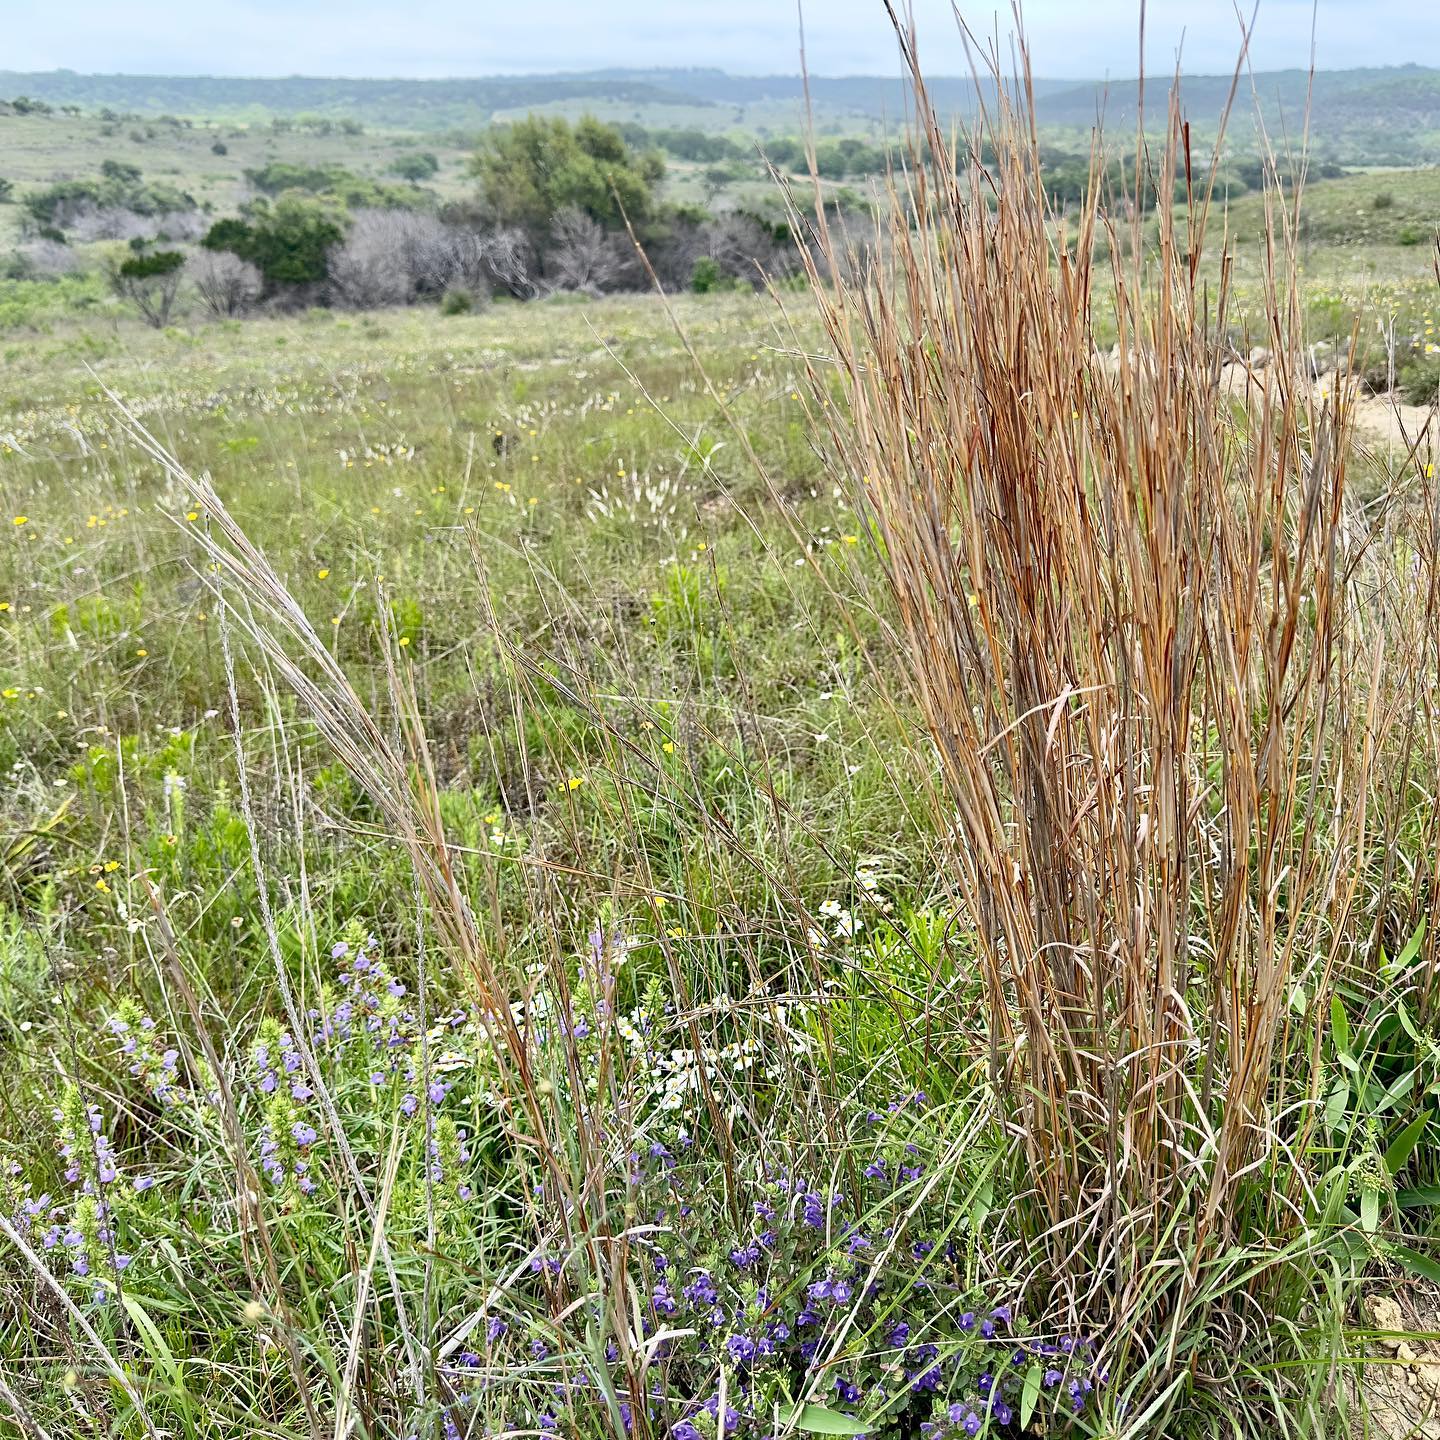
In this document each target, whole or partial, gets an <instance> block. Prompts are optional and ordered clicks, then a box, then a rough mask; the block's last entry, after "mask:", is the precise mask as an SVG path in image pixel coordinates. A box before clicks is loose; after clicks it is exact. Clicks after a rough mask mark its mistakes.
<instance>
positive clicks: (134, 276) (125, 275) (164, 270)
mask: <svg viewBox="0 0 1440 1440" xmlns="http://www.w3.org/2000/svg"><path fill="white" fill-rule="evenodd" d="M184 266H185V257H184V256H183V255H182V254H181V253H180V252H179V251H178V250H156V251H152V252H151V253H150V254H149V255H131V256H129V257H128V258H127V259H125V260H122V261H121V262H120V263H119V264H118V265H115V266H113V268H112V269H111V271H110V283H111V285H112V286H113V287H114V290H115V293H116V294H117V295H121V296H123V297H124V298H125V299H126V300H129V301H130V302H131V303H132V304H133V305H134V306H135V308H136V309H137V310H139V312H140V315H141V317H142V318H143V319H144V320H145V322H146V323H147V324H150V325H153V326H154V327H155V328H156V329H157V330H159V329H160V328H161V327H162V326H164V325H167V324H168V323H169V321H170V311H171V310H172V309H173V308H174V305H175V297H176V295H178V294H179V292H180V273H181V271H182V270H183V269H184Z"/></svg>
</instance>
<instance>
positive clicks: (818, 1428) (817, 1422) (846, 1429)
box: [795, 1405, 868, 1435]
mask: <svg viewBox="0 0 1440 1440" xmlns="http://www.w3.org/2000/svg"><path fill="white" fill-rule="evenodd" d="M795 1423H796V1424H797V1425H798V1426H799V1427H800V1428H801V1429H802V1430H805V1431H807V1432H808V1433H809V1434H811V1435H863V1434H864V1433H865V1431H866V1429H867V1428H868V1427H867V1426H866V1425H865V1423H864V1421H862V1420H857V1419H856V1418H855V1417H854V1416H853V1415H841V1414H840V1413H839V1412H838V1411H836V1410H827V1409H826V1408H825V1407H824V1406H823V1405H807V1406H805V1408H804V1409H803V1410H801V1412H800V1418H799V1420H797V1421H796V1422H795Z"/></svg>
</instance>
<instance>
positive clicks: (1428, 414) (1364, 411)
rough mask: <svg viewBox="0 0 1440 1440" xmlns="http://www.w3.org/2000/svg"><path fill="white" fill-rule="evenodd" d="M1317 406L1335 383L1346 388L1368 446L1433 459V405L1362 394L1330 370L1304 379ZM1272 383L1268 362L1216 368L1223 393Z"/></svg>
mask: <svg viewBox="0 0 1440 1440" xmlns="http://www.w3.org/2000/svg"><path fill="white" fill-rule="evenodd" d="M1305 383H1307V384H1309V385H1310V387H1311V390H1312V393H1313V395H1314V399H1315V402H1316V404H1317V405H1319V404H1323V403H1324V402H1325V401H1326V400H1328V399H1329V398H1330V396H1331V394H1332V392H1333V391H1334V390H1335V387H1336V386H1337V385H1342V384H1343V385H1345V386H1346V387H1347V389H1348V391H1349V395H1350V403H1351V406H1352V414H1353V416H1354V420H1355V431H1356V435H1357V438H1358V439H1360V440H1361V441H1362V443H1363V442H1368V445H1369V446H1370V448H1385V449H1388V450H1390V451H1392V452H1393V454H1394V458H1395V459H1397V460H1399V459H1403V458H1404V457H1405V455H1406V454H1407V453H1408V452H1409V451H1410V449H1411V448H1412V447H1414V449H1415V453H1416V455H1417V456H1418V457H1420V458H1421V459H1423V460H1426V461H1427V462H1428V461H1429V460H1431V459H1433V452H1434V450H1435V449H1436V446H1437V442H1440V421H1437V415H1436V409H1435V407H1434V406H1433V405H1406V404H1405V403H1404V402H1403V401H1401V400H1397V399H1394V398H1392V397H1390V396H1386V395H1366V394H1363V393H1362V392H1361V387H1360V382H1359V380H1357V379H1343V378H1342V377H1340V376H1339V375H1337V374H1335V373H1334V372H1332V373H1330V374H1326V375H1320V376H1318V377H1316V378H1315V379H1312V380H1308V381H1306V382H1305ZM1275 384H1276V375H1275V372H1274V369H1273V367H1271V366H1270V365H1269V364H1268V363H1263V362H1262V363H1254V362H1251V361H1246V360H1236V361H1233V362H1232V363H1231V364H1228V365H1226V366H1224V367H1223V368H1222V369H1221V371H1220V388H1221V389H1222V390H1224V391H1225V392H1226V393H1227V394H1229V395H1233V396H1235V397H1236V398H1237V399H1238V398H1240V397H1242V396H1243V395H1244V394H1245V392H1246V390H1247V389H1248V387H1250V386H1251V385H1254V386H1256V387H1259V386H1269V387H1271V388H1272V389H1273V388H1274V386H1275Z"/></svg>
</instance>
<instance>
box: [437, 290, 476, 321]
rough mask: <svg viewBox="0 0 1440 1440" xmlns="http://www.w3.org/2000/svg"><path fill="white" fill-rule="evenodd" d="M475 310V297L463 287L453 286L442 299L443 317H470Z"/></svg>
mask: <svg viewBox="0 0 1440 1440" xmlns="http://www.w3.org/2000/svg"><path fill="white" fill-rule="evenodd" d="M474 308H475V297H474V296H473V295H472V294H471V293H470V291H468V290H467V289H465V287H464V286H463V285H452V286H451V287H450V288H449V289H448V290H446V292H445V293H444V294H443V295H442V296H441V297H440V313H441V314H442V315H468V314H469V313H470V312H471V311H472V310H473V309H474Z"/></svg>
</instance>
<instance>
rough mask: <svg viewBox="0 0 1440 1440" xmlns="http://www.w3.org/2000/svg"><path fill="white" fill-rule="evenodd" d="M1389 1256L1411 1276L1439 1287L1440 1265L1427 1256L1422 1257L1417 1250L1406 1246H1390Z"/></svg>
mask: <svg viewBox="0 0 1440 1440" xmlns="http://www.w3.org/2000/svg"><path fill="white" fill-rule="evenodd" d="M1390 1256H1391V1258H1392V1259H1394V1260H1398V1261H1399V1262H1400V1263H1401V1264H1402V1265H1403V1266H1404V1267H1405V1268H1406V1269H1407V1270H1408V1271H1409V1272H1410V1273H1411V1274H1412V1275H1418V1276H1420V1278H1421V1279H1422V1280H1431V1281H1433V1282H1434V1283H1435V1284H1437V1285H1440V1263H1437V1262H1436V1261H1434V1260H1432V1259H1431V1258H1430V1257H1429V1256H1428V1255H1422V1254H1420V1252H1419V1251H1418V1250H1412V1249H1410V1247H1409V1246H1408V1245H1392V1246H1391V1247H1390Z"/></svg>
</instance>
